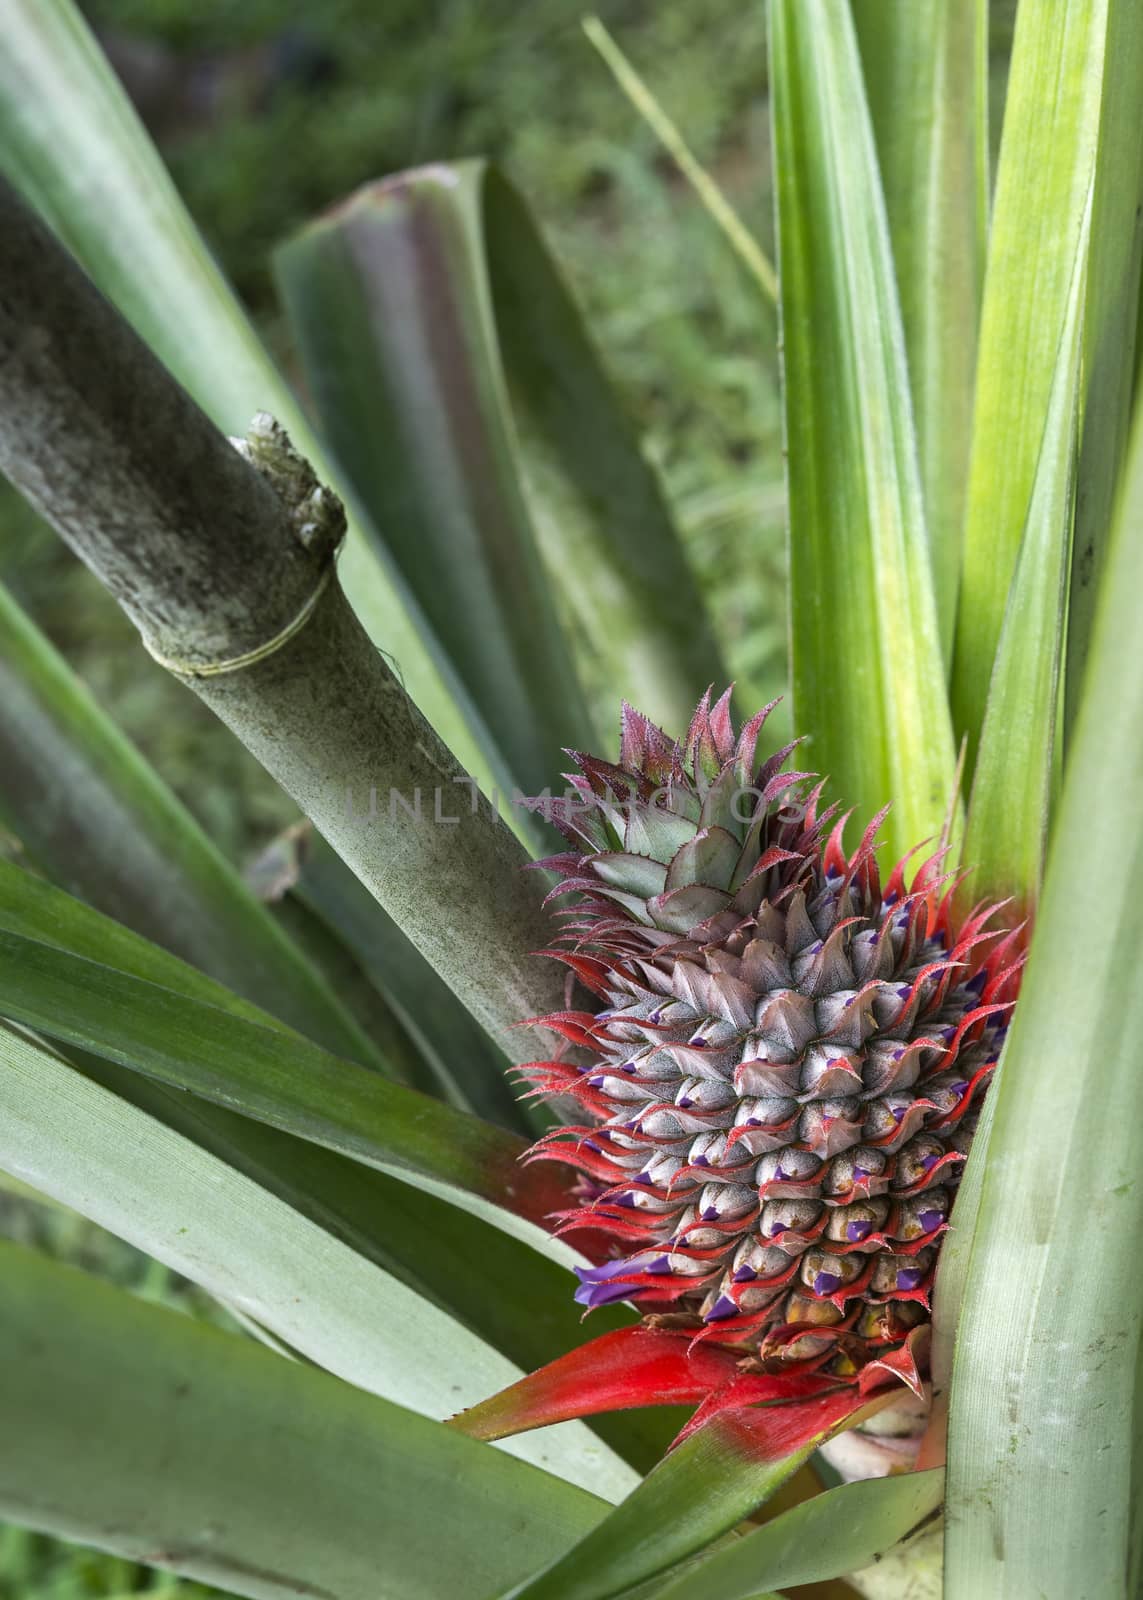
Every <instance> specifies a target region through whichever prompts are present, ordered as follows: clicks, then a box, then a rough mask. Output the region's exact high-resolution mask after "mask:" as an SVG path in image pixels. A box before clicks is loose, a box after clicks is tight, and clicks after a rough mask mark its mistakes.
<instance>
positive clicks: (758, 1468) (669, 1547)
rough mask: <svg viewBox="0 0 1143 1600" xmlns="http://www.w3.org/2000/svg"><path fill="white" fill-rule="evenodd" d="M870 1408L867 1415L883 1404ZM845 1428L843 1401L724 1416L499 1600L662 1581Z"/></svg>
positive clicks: (541, 1598) (551, 1599) (557, 1598)
mask: <svg viewBox="0 0 1143 1600" xmlns="http://www.w3.org/2000/svg"><path fill="white" fill-rule="evenodd" d="M871 1404H872V1406H873V1408H874V1409H876V1408H877V1407H878V1406H879V1405H881V1404H884V1401H883V1400H882V1401H875V1402H872V1403H871ZM811 1416H812V1420H811ZM851 1420H860V1414H857V1415H855V1414H854V1399H853V1395H852V1393H851V1392H845V1393H840V1394H838V1393H835V1394H833V1395H824V1396H823V1397H822V1398H821V1399H820V1400H817V1401H814V1402H805V1403H804V1405H802V1406H781V1405H777V1406H762V1407H756V1408H754V1409H746V1410H737V1411H733V1412H723V1413H722V1415H720V1416H717V1417H715V1418H714V1419H713V1420H712V1421H710V1422H708V1423H707V1424H706V1425H705V1426H704V1427H702V1428H700V1429H699V1431H698V1432H697V1433H694V1434H692V1435H691V1437H690V1438H689V1439H687V1440H685V1441H684V1443H682V1444H680V1445H679V1446H678V1447H677V1448H676V1449H675V1450H673V1451H672V1452H671V1454H670V1455H669V1456H668V1457H667V1459H666V1460H665V1461H663V1462H661V1463H660V1465H659V1466H657V1467H656V1468H655V1470H654V1471H653V1472H652V1473H651V1474H650V1475H649V1476H648V1477H647V1478H646V1479H644V1481H643V1482H642V1483H641V1484H640V1485H639V1487H638V1488H637V1489H636V1490H635V1491H634V1493H632V1494H631V1495H629V1496H628V1498H627V1499H626V1500H625V1501H624V1502H623V1504H622V1505H621V1506H619V1507H618V1508H617V1509H616V1510H615V1511H613V1512H612V1513H611V1515H610V1516H608V1517H606V1518H605V1519H604V1521H603V1522H601V1523H600V1524H599V1526H598V1527H597V1528H595V1529H593V1530H592V1532H591V1533H590V1534H588V1536H587V1538H586V1539H584V1540H583V1541H582V1542H581V1543H580V1544H578V1545H576V1546H575V1547H574V1548H573V1549H571V1550H569V1551H568V1552H567V1554H566V1555H564V1556H561V1557H560V1558H559V1559H558V1560H556V1561H555V1562H553V1564H552V1565H551V1566H549V1567H548V1568H546V1569H545V1570H544V1571H543V1572H542V1573H540V1574H538V1575H537V1576H536V1577H535V1578H532V1579H530V1580H529V1581H527V1582H525V1583H521V1584H519V1585H518V1586H517V1587H516V1588H514V1589H512V1590H510V1591H509V1592H508V1593H507V1594H506V1595H504V1596H503V1597H502V1600H613V1597H615V1596H619V1595H621V1594H623V1593H624V1591H626V1590H627V1589H630V1588H632V1587H634V1586H635V1585H636V1584H640V1583H643V1582H645V1581H647V1580H649V1579H651V1578H654V1577H656V1576H657V1575H658V1574H660V1573H666V1572H668V1571H669V1570H670V1569H671V1568H672V1567H673V1566H675V1565H676V1564H677V1563H679V1562H681V1561H685V1560H686V1559H687V1558H688V1557H690V1556H692V1555H694V1553H695V1552H696V1551H698V1550H701V1549H703V1548H704V1547H705V1546H706V1545H707V1544H709V1543H710V1542H711V1541H712V1540H713V1539H716V1538H718V1536H719V1535H720V1534H722V1533H726V1532H727V1531H728V1530H729V1529H730V1528H733V1527H734V1525H735V1524H736V1523H738V1522H740V1521H741V1520H742V1518H743V1517H745V1516H747V1515H748V1514H749V1513H750V1512H751V1511H753V1510H754V1509H755V1508H756V1507H757V1506H759V1505H761V1504H762V1503H763V1501H765V1500H766V1499H768V1498H769V1496H770V1495H771V1494H773V1493H774V1491H775V1490H776V1489H777V1488H778V1487H779V1485H780V1484H782V1483H784V1482H785V1480H786V1479H787V1478H788V1477H789V1476H790V1475H791V1473H793V1472H795V1471H796V1470H797V1468H798V1467H799V1466H801V1464H802V1462H803V1461H805V1460H806V1459H807V1458H808V1457H809V1456H810V1455H811V1454H812V1452H813V1451H814V1450H816V1449H817V1448H818V1446H819V1445H820V1444H822V1443H823V1442H824V1440H825V1439H826V1438H828V1437H829V1435H830V1434H831V1433H832V1432H834V1431H835V1430H836V1429H837V1428H838V1427H839V1426H843V1425H845V1424H847V1423H848V1422H849V1421H851Z"/></svg>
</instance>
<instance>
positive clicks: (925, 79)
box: [853, 0, 988, 668]
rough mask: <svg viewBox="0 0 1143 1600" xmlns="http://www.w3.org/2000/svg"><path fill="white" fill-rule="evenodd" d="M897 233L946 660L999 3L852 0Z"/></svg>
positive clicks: (968, 421)
mask: <svg viewBox="0 0 1143 1600" xmlns="http://www.w3.org/2000/svg"><path fill="white" fill-rule="evenodd" d="M853 20H854V23H855V24H856V27H857V40H858V44H859V45H860V47H861V62H862V68H863V70H864V74H865V83H866V87H867V90H868V97H869V110H870V113H871V116H872V119H873V131H874V134H875V135H876V139H877V153H878V157H879V162H880V167H881V180H882V184H883V187H884V190H885V208H886V212H887V214H888V218H889V232H890V235H891V237H892V241H893V258H894V261H895V263H896V267H897V285H898V289H899V291H900V297H901V321H902V324H903V326H904V330H905V347H906V350H907V352H908V357H909V378H910V384H911V388H912V395H913V412H914V416H915V418H916V426H917V449H918V453H919V456H920V465H921V483H922V487H923V489H924V497H925V517H926V521H927V524H928V529H929V540H930V544H931V548H932V559H933V582H934V586H935V589H936V596H937V615H938V617H939V620H940V629H941V648H942V654H943V657H944V661H945V666H946V668H947V667H948V664H949V662H950V660H951V657H952V638H953V625H954V622H955V619H956V592H957V585H958V583H959V581H960V557H961V526H962V522H963V518H964V487H965V478H966V476H967V472H968V453H969V441H970V438H971V433H972V394H973V375H974V368H975V365H976V325H977V318H978V316H979V313H980V290H981V283H982V280H983V276H984V251H983V244H984V240H983V229H982V227H981V222H980V218H981V216H982V214H983V213H985V212H986V209H987V203H988V199H987V190H986V187H985V186H986V185H987V181H988V150H987V144H985V148H984V151H983V160H982V159H981V151H980V149H979V148H978V145H979V141H980V140H981V138H982V137H984V138H986V137H987V133H986V124H984V122H983V119H982V117H981V116H980V114H979V111H978V107H979V106H980V105H981V104H982V102H986V99H987V93H988V84H987V80H986V79H985V81H983V82H982V81H981V79H982V76H983V70H984V69H986V68H987V62H988V56H987V47H985V48H984V49H982V48H981V43H980V37H979V36H980V34H981V33H982V32H984V33H985V34H986V33H987V26H988V14H987V8H986V7H985V6H984V5H981V4H978V3H971V4H970V3H965V0H951V3H950V0H853Z"/></svg>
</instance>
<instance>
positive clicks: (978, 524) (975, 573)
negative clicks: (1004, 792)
mask: <svg viewBox="0 0 1143 1600" xmlns="http://www.w3.org/2000/svg"><path fill="white" fill-rule="evenodd" d="M1106 26H1107V0H1058V3H1057V4H1053V5H1051V6H1037V5H1031V6H1021V7H1020V9H1019V11H1018V13H1017V19H1016V36H1015V40H1014V43H1013V48H1012V65H1011V70H1010V72H1009V76H1008V97H1007V102H1006V106H1005V112H1004V132H1003V137H1002V140H1001V146H1000V164H999V167H998V170H997V177H996V200H995V205H994V207H993V216H992V231H991V234H990V238H989V249H988V270H987V273H986V275H985V283H984V303H983V306H982V309H981V323H980V350H979V356H978V364H977V384H976V405H975V412H974V418H973V440H972V462H971V468H970V474H969V484H968V508H967V512H966V522H965V544H964V567H963V571H962V576H961V592H960V603H959V608H958V612H957V629H956V651H955V656H954V660H953V675H952V704H953V713H954V725H955V728H956V733H957V736H958V738H959V737H960V736H961V735H964V736H966V737H967V739H968V763H967V773H968V776H969V777H971V774H972V768H973V764H974V762H975V758H976V749H977V744H978V741H979V739H980V732H981V727H982V725H983V722H984V711H985V705H986V702H987V698H988V687H989V683H990V682H991V678H992V667H993V661H994V658H995V655H996V647H997V644H998V642H999V638H1000V630H1001V627H1002V625H1003V621H1004V609H1005V606H1006V605H1007V602H1008V591H1009V587H1010V585H1011V582H1012V576H1013V573H1014V572H1015V570H1016V558H1017V553H1018V551H1019V548H1020V539H1021V536H1022V534H1023V532H1024V527H1025V524H1026V522H1027V520H1028V507H1029V502H1030V500H1031V495H1032V485H1033V481H1034V478H1035V473H1036V462H1037V459H1038V457H1039V453H1040V441H1041V438H1042V436H1043V430H1044V419H1045V417H1046V415H1047V409H1048V400H1049V396H1050V393H1051V387H1052V375H1053V373H1054V372H1055V369H1056V355H1057V352H1058V350H1059V347H1060V340H1061V336H1062V333H1063V327H1064V319H1065V316H1066V312H1067V303H1068V293H1069V287H1070V285H1071V281H1072V264H1073V262H1074V261H1075V254H1076V241H1077V240H1078V238H1079V235H1080V229H1081V226H1082V222H1083V216H1084V212H1085V209H1086V207H1087V202H1088V192H1089V189H1090V186H1091V174H1092V162H1093V160H1094V157H1095V148H1096V137H1097V132H1098V126H1099V107H1100V94H1101V85H1102V79H1103V62H1104V42H1105V34H1106Z"/></svg>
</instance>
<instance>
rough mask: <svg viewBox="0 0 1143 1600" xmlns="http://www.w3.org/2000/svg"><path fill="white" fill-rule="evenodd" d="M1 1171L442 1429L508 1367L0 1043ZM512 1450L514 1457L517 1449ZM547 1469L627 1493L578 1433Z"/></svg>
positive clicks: (324, 1243)
mask: <svg viewBox="0 0 1143 1600" xmlns="http://www.w3.org/2000/svg"><path fill="white" fill-rule="evenodd" d="M0 1107H2V1111H3V1114H2V1116H0V1166H3V1167H4V1168H5V1170H6V1171H11V1172H13V1173H14V1174H15V1176H16V1177H18V1178H21V1179H22V1180H23V1181H24V1182H26V1183H30V1184H32V1185H33V1186H34V1187H35V1188H37V1189H41V1190H43V1191H44V1192H45V1193H47V1194H49V1195H51V1196H52V1197H53V1198H54V1199H56V1200H59V1201H61V1202H62V1203H63V1204H65V1205H69V1206H71V1207H72V1208H73V1209H75V1210H79V1211H81V1212H82V1213H83V1214H84V1215H86V1216H89V1217H91V1218H92V1219H93V1220H94V1221H96V1222H98V1223H100V1224H101V1225H102V1226H103V1227H106V1228H108V1229H109V1230H110V1231H111V1232H113V1233H116V1234H118V1235H119V1236H120V1237H121V1238H124V1239H128V1240H130V1241H131V1243H133V1244H135V1245H137V1246H138V1247H139V1248H140V1249H142V1250H145V1251H146V1252H147V1253H148V1254H150V1255H153V1256H155V1257H157V1258H158V1259H159V1260H160V1261H163V1262H164V1263H165V1264H166V1265H167V1266H169V1267H172V1268H174V1270H176V1271H177V1272H181V1273H183V1274H184V1275H185V1276H187V1277H190V1278H193V1279H194V1280H195V1281H196V1282H197V1283H200V1284H202V1285H203V1286H204V1287H205V1288H207V1289H209V1290H210V1291H211V1292H212V1293H213V1294H215V1295H216V1296H217V1297H218V1298H220V1299H221V1300H223V1301H226V1302H229V1303H232V1304H234V1305H236V1306H237V1307H238V1308H239V1309H240V1310H241V1311H242V1312H244V1313H245V1314H246V1315H247V1316H249V1317H251V1318H253V1319H254V1321H255V1322H257V1323H259V1324H260V1325H262V1326H264V1327H266V1328H268V1329H269V1330H270V1331H271V1332H272V1333H273V1334H275V1335H276V1336H277V1337H278V1338H279V1339H281V1340H283V1341H284V1342H285V1343H286V1344H287V1345H289V1346H290V1347H291V1348H292V1349H295V1350H298V1351H300V1352H301V1353H302V1354H304V1355H306V1356H308V1357H309V1358H310V1359H311V1360H313V1361H316V1362H317V1363H318V1364H319V1365H320V1366H323V1367H325V1368H326V1369H327V1370H328V1371H331V1372H334V1373H336V1374H337V1375H338V1376H339V1377H342V1378H345V1379H347V1380H348V1381H349V1382H351V1383H354V1384H356V1385H358V1386H359V1387H361V1388H364V1389H368V1390H369V1391H370V1392H371V1393H374V1394H381V1395H384V1396H386V1397H388V1398H389V1399H394V1400H397V1399H399V1400H400V1401H401V1402H402V1403H404V1404H407V1405H410V1406H412V1407H413V1408H414V1409H415V1410H418V1411H422V1412H425V1413H426V1414H428V1415H430V1416H436V1417H445V1416H447V1415H448V1414H449V1413H450V1412H451V1411H452V1410H453V1409H454V1408H455V1406H456V1404H457V1402H458V1398H459V1396H460V1395H461V1393H462V1392H463V1391H465V1390H467V1391H468V1392H469V1394H471V1396H472V1397H473V1398H474V1399H475V1398H476V1397H477V1396H479V1395H480V1394H482V1393H485V1392H486V1391H487V1389H488V1387H489V1384H492V1385H496V1384H499V1383H503V1382H504V1381H505V1378H506V1375H507V1381H509V1382H511V1381H512V1379H513V1378H514V1377H515V1375H516V1373H517V1370H518V1369H516V1368H515V1367H513V1366H512V1364H511V1363H510V1362H508V1361H506V1360H505V1359H504V1358H503V1357H502V1356H500V1355H498V1354H497V1353H496V1352H495V1351H494V1350H493V1349H492V1348H491V1347H490V1346H488V1345H487V1344H485V1343H484V1342H483V1341H482V1340H481V1339H479V1338H477V1337H476V1336H475V1335H474V1334H472V1333H470V1332H469V1331H468V1330H467V1329H466V1328H464V1327H463V1326H462V1325H461V1324H459V1323H458V1322H456V1321H455V1319H454V1318H452V1317H450V1316H449V1315H448V1314H447V1313H446V1312H443V1311H441V1310H439V1309H438V1308H437V1307H436V1306H435V1305H433V1304H432V1303H431V1302H430V1301H428V1300H426V1299H424V1298H423V1297H422V1296H421V1295H419V1294H417V1293H416V1292H414V1291H413V1290H412V1289H410V1288H409V1287H408V1286H407V1285H406V1284H404V1283H402V1282H401V1281H399V1280H398V1279H396V1278H394V1277H392V1276H391V1275H390V1274H388V1273H386V1272H384V1271H382V1270H381V1269H380V1268H379V1267H377V1266H376V1265H375V1264H374V1263H372V1262H369V1261H366V1260H364V1259H363V1258H362V1257H361V1256H359V1255H357V1254H355V1253H354V1251H353V1250H351V1249H350V1248H349V1247H348V1246H346V1245H345V1244H342V1243H341V1242H340V1241H339V1240H337V1239H335V1238H333V1237H332V1236H331V1235H330V1234H328V1233H326V1232H324V1231H323V1230H321V1229H320V1228H318V1227H317V1226H315V1225H314V1224H313V1223H312V1222H310V1221H309V1220H308V1219H307V1218H305V1217H304V1216H302V1215H300V1214H299V1213H298V1212H296V1211H294V1210H293V1209H292V1208H291V1207H289V1206H288V1205H286V1204H285V1203H284V1202H283V1201H281V1200H280V1199H278V1198H277V1197H276V1196H275V1195H273V1194H270V1193H268V1192H267V1191H266V1190H264V1189H262V1188H261V1187H259V1186H258V1185H257V1184H255V1183H253V1182H251V1181H250V1179H248V1178H246V1177H245V1176H243V1175H242V1174H240V1173H238V1172H235V1171H234V1170H233V1169H232V1168H230V1167H228V1166H227V1165H226V1164H225V1163H224V1162H222V1161H220V1160H218V1159H217V1158H216V1157H215V1156H212V1155H210V1154H209V1153H208V1152H206V1151H204V1150H202V1149H200V1148H197V1147H196V1146H195V1145H193V1144H191V1143H190V1142H189V1141H188V1140H186V1139H184V1138H182V1137H181V1136H180V1135H179V1134H177V1133H174V1132H173V1131H172V1130H171V1129H169V1128H166V1127H164V1126H163V1125H162V1124H161V1123H160V1122H157V1121H156V1120H155V1119H154V1118H152V1117H149V1116H147V1115H146V1114H145V1113H144V1112H142V1111H140V1110H139V1109H138V1108H137V1107H135V1106H132V1105H129V1104H127V1103H126V1102H125V1101H123V1100H121V1099H119V1098H118V1097H117V1096H115V1095H113V1094H111V1093H110V1092H109V1091H108V1090H107V1089H105V1088H103V1087H102V1086H100V1085H99V1084H96V1083H93V1082H91V1081H89V1080H88V1079H85V1078H83V1077H82V1076H80V1074H78V1073H77V1072H75V1071H74V1069H73V1068H71V1067H69V1066H67V1065H66V1064H65V1063H64V1062H63V1061H61V1060H59V1059H58V1058H57V1057H55V1056H54V1055H51V1054H49V1053H48V1052H47V1051H45V1050H42V1049H39V1048H37V1047H36V1046H35V1045H34V1044H32V1043H31V1042H29V1041H28V1040H26V1039H23V1038H20V1037H18V1036H16V1035H14V1034H11V1033H8V1032H6V1031H0ZM517 1453H519V1452H517ZM531 1459H533V1460H542V1461H543V1462H544V1464H545V1465H548V1466H550V1467H551V1468H552V1470H554V1471H556V1472H560V1473H563V1474H564V1475H571V1476H573V1477H575V1478H576V1479H577V1481H580V1482H583V1483H587V1482H591V1483H592V1485H593V1487H595V1488H597V1489H598V1490H599V1492H600V1493H602V1494H603V1495H604V1496H605V1497H610V1498H613V1499H616V1498H619V1496H620V1495H622V1494H623V1493H624V1492H625V1491H626V1490H627V1489H628V1488H629V1487H630V1485H631V1483H632V1482H633V1481H634V1480H633V1478H632V1476H631V1474H630V1472H629V1471H628V1469H625V1468H623V1467H621V1466H620V1465H619V1463H618V1462H616V1461H615V1460H614V1458H612V1457H610V1454H609V1452H608V1451H607V1450H606V1448H605V1447H604V1446H603V1445H601V1444H599V1443H598V1442H589V1436H588V1435H587V1433H586V1430H584V1429H582V1428H579V1429H576V1430H575V1436H574V1437H573V1436H572V1435H571V1434H570V1433H565V1435H564V1437H563V1439H560V1438H553V1439H552V1441H551V1448H550V1450H549V1451H548V1452H547V1453H546V1454H544V1455H543V1456H540V1455H537V1454H536V1453H535V1452H534V1451H533V1452H531Z"/></svg>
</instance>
